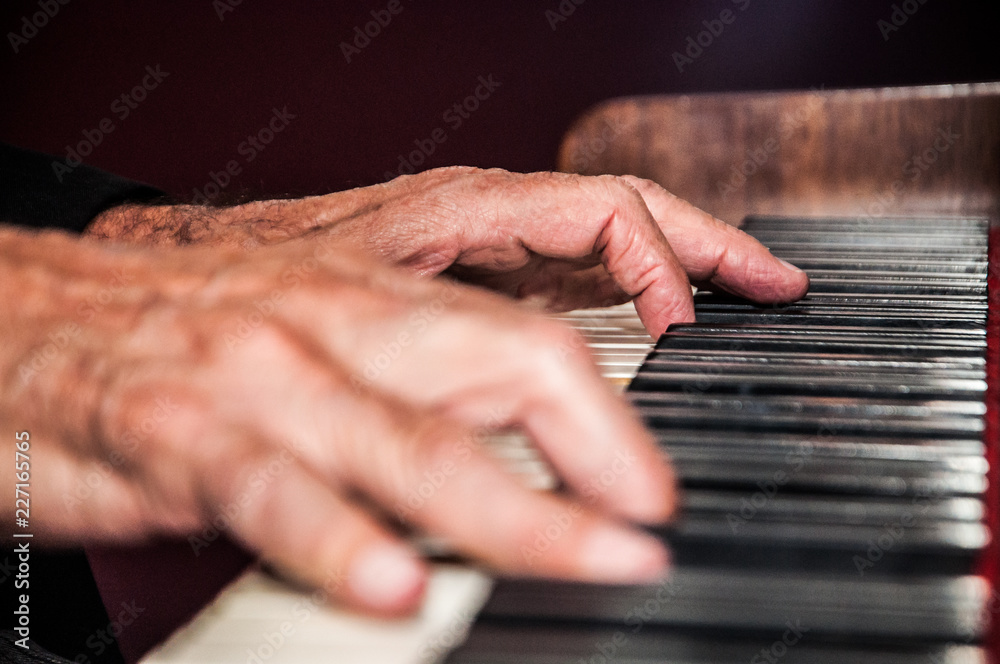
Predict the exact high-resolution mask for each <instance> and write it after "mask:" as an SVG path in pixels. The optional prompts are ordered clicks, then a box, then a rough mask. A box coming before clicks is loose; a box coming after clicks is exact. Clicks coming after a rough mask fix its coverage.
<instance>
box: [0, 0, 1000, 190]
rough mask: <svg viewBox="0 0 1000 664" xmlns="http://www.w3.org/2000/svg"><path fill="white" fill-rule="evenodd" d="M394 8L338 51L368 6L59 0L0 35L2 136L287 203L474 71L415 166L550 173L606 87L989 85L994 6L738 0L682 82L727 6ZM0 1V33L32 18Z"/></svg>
mask: <svg viewBox="0 0 1000 664" xmlns="http://www.w3.org/2000/svg"><path fill="white" fill-rule="evenodd" d="M231 1H232V0H231ZM908 1H910V2H913V3H917V1H918V0H908ZM400 2H401V5H402V7H403V11H402V13H400V14H398V15H397V16H394V17H393V20H392V22H391V23H390V24H389V25H388V26H387V27H385V28H384V29H382V32H381V34H379V35H378V36H377V37H375V38H374V39H373V40H372V41H371V44H370V45H369V46H367V47H366V48H365V49H364V50H362V52H361V53H360V54H357V55H355V57H354V58H353V59H352V62H351V63H347V62H346V61H345V58H344V56H343V54H342V53H341V50H340V47H339V44H340V42H342V41H347V40H350V39H351V38H352V36H353V35H352V33H353V30H354V27H355V26H361V25H363V24H364V23H365V22H366V21H370V20H371V18H372V17H371V16H370V15H369V12H370V11H371V10H377V9H382V8H384V7H385V6H386V2H385V0H374V1H372V0H364V1H361V2H352V3H345V2H331V3H323V2H304V1H301V0H298V1H286V2H278V1H273V2H265V1H264V0H242V2H240V4H239V5H237V6H236V7H235V8H234V10H233V11H231V12H227V13H226V14H225V15H224V17H223V20H221V21H220V19H219V16H218V15H217V13H216V10H215V8H214V7H213V2H212V0H198V1H196V2H192V1H188V2H172V3H162V2H161V3H131V2H124V1H115V2H97V1H92V0H71V1H70V2H69V4H68V5H66V6H61V8H60V11H59V13H58V14H57V15H56V16H55V17H54V18H52V19H50V20H49V23H48V25H46V26H45V27H43V28H42V29H41V30H39V34H38V35H37V36H35V37H34V38H32V39H31V40H30V41H29V42H28V44H26V45H24V46H22V47H21V48H20V52H18V53H17V54H14V53H13V52H12V49H11V47H10V45H9V43H8V40H7V39H6V37H5V39H4V42H3V43H2V44H0V54H2V55H0V84H2V93H0V94H2V102H0V140H3V141H7V142H11V143H15V144H18V145H22V146H25V147H31V148H35V149H39V150H43V151H48V152H53V153H57V154H63V153H64V152H65V146H67V145H70V144H75V143H76V142H77V141H79V140H80V139H81V138H82V132H83V131H84V130H85V129H92V128H93V127H95V126H96V125H97V123H98V122H99V121H100V120H101V119H102V118H104V117H111V118H112V119H113V120H114V121H115V124H116V126H117V128H116V129H115V131H114V132H113V133H112V134H110V135H108V136H107V137H106V138H105V140H104V141H103V142H102V144H101V145H99V146H97V148H96V149H95V150H94V152H93V154H92V155H90V157H89V158H88V159H87V162H88V163H90V164H93V165H96V166H99V167H102V168H106V169H109V170H112V171H115V172H118V173H121V174H123V175H127V176H130V177H133V178H137V179H141V180H145V181H147V182H150V183H153V184H156V185H158V186H160V187H163V188H166V189H167V190H169V191H170V192H171V193H174V194H177V195H183V196H185V197H190V196H191V195H192V194H193V189H194V188H195V187H199V188H200V187H202V186H203V185H204V184H205V183H207V182H208V181H209V172H210V171H219V170H221V169H222V168H223V167H224V165H225V164H226V162H227V161H229V160H231V159H236V160H238V161H240V163H241V166H242V167H243V172H242V173H241V174H240V176H239V177H238V178H237V179H236V181H235V182H234V183H233V184H231V185H230V186H229V187H228V188H227V191H226V193H227V194H232V193H234V192H238V193H249V194H252V195H275V194H303V193H315V192H324V191H328V190H333V189H341V188H346V187H350V186H355V185H362V184H369V183H373V182H377V181H380V180H382V179H384V173H385V172H386V171H387V170H393V169H395V168H396V166H397V163H398V155H399V154H401V153H403V154H406V153H408V152H409V151H411V150H412V149H414V145H413V141H414V140H416V139H422V138H426V137H427V136H429V135H430V133H431V131H432V130H433V129H435V128H437V127H446V128H447V125H446V124H445V123H444V122H443V121H442V113H443V112H444V111H445V110H446V109H447V108H448V107H450V106H451V105H452V104H454V103H455V102H456V101H459V100H461V99H462V98H464V97H465V96H467V95H468V94H470V93H471V92H472V91H473V89H474V87H475V85H476V79H477V77H478V76H480V75H490V74H492V75H493V76H494V77H495V79H496V80H498V81H500V82H501V84H502V85H501V87H500V88H499V89H498V90H496V92H495V93H494V94H493V95H492V96H491V97H490V99H488V100H486V101H485V102H483V104H482V106H481V107H480V108H479V109H478V110H477V111H476V112H475V113H474V114H473V115H472V117H471V118H470V119H469V120H467V121H466V122H465V123H464V124H463V126H462V127H461V128H459V129H458V130H454V131H452V130H450V129H448V138H447V141H446V143H445V144H443V145H441V146H439V148H438V149H437V150H436V152H435V154H434V155H432V158H431V159H430V160H428V162H427V163H425V164H424V165H423V167H424V168H426V167H428V166H438V165H444V164H456V163H458V164H470V165H477V166H501V167H505V168H509V169H516V170H535V169H545V168H551V167H552V166H553V164H554V158H555V157H554V155H555V152H556V146H557V145H558V142H559V138H560V136H561V134H562V133H563V131H565V129H566V127H567V126H568V125H569V123H570V122H571V121H572V119H573V118H574V117H575V116H576V115H578V114H579V113H580V112H581V111H583V110H584V109H585V108H587V107H588V106H589V105H591V104H593V103H595V102H597V101H599V100H601V99H605V98H608V97H612V96H616V95H625V94H636V93H654V92H682V91H683V92H690V91H715V90H734V89H781V88H809V87H811V86H820V85H823V86H825V87H827V88H833V87H858V86H882V85H890V84H916V83H940V82H956V81H969V80H990V79H1000V55H998V53H997V40H996V22H995V21H994V20H993V19H992V16H991V15H990V13H989V10H986V9H984V8H985V7H991V6H992V5H995V4H996V3H995V2H992V1H991V2H989V3H987V2H982V3H976V2H961V1H956V0H925V2H926V4H924V5H919V6H920V9H919V10H918V11H917V12H916V14H914V15H913V16H912V17H911V18H909V20H908V21H907V23H906V24H905V25H904V26H903V27H902V28H901V29H900V30H899V31H896V32H893V33H892V35H891V36H890V38H889V40H888V41H885V40H884V39H883V36H882V34H881V32H880V31H879V29H878V27H877V25H876V22H877V21H878V20H879V19H888V18H889V16H890V13H891V12H892V7H891V5H892V3H891V2H889V1H888V0H886V1H873V0H839V1H837V0H828V1H825V2H824V1H817V0H795V1H794V2H792V1H785V2H774V1H773V0H772V1H770V2H767V1H765V0H751V2H750V5H749V8H748V9H747V10H746V11H744V12H740V11H738V10H737V11H736V15H737V19H736V21H735V23H733V24H732V25H730V26H727V27H726V29H725V31H724V32H723V33H722V34H721V35H720V36H719V37H718V38H716V40H715V42H714V43H713V44H712V45H711V46H709V47H708V48H707V49H706V50H705V53H704V54H703V55H702V56H701V57H699V58H698V59H697V60H696V61H695V62H694V63H693V64H692V65H690V66H689V67H687V68H686V69H685V71H684V72H683V73H679V72H678V71H677V68H676V67H675V65H674V63H673V60H672V59H671V54H672V52H674V51H680V50H683V48H684V46H685V40H686V38H687V37H688V36H694V35H696V34H697V33H698V32H699V31H701V30H703V29H704V26H702V24H701V22H702V21H703V20H711V19H714V18H716V17H718V15H719V13H720V11H721V10H722V9H724V8H726V7H730V8H735V7H736V5H735V4H734V2H732V1H731V0H712V1H708V0H702V1H698V2H683V3H681V2H651V1H648V0H646V1H642V2H612V1H611V0H587V1H586V2H585V3H584V4H582V5H580V6H579V7H577V8H576V11H575V12H574V13H573V14H572V15H571V16H570V17H569V18H568V19H567V20H566V21H564V22H561V23H559V24H558V26H557V29H556V30H555V31H553V30H552V28H551V27H550V24H549V22H548V20H547V19H546V16H545V11H546V10H555V9H557V7H558V5H559V0H542V1H540V2H460V1H454V0H450V1H446V2H431V1H429V0H400ZM569 2H570V0H566V3H567V4H569ZM3 4H4V7H3V8H2V9H0V28H2V29H3V34H4V35H6V34H7V32H9V31H11V30H16V29H19V28H20V19H21V17H22V16H24V15H26V14H30V13H33V12H34V11H38V7H37V0H35V1H33V2H4V3H3ZM157 64H159V65H160V66H161V67H162V69H163V70H164V71H167V72H169V73H170V75H169V77H167V79H166V80H165V81H164V82H163V83H162V84H161V85H160V86H159V87H158V88H157V89H156V90H154V91H153V92H152V93H150V94H149V97H148V98H147V99H146V100H145V101H144V102H143V103H142V104H141V105H140V106H139V108H138V109H136V110H135V111H134V112H133V113H132V114H131V115H130V116H129V117H128V118H127V119H126V120H124V121H119V120H117V118H115V117H114V115H113V114H112V113H111V112H110V109H109V107H110V104H111V102H112V101H113V100H114V99H115V98H116V97H118V96H119V95H121V94H122V93H124V92H127V91H128V90H130V89H131V88H132V87H133V86H134V85H136V84H137V83H139V81H140V80H141V78H142V76H143V74H144V71H143V70H144V67H145V66H146V65H154V66H155V65H157ZM285 106H287V107H288V110H289V112H291V113H293V114H294V115H295V116H296V118H295V120H293V121H292V122H291V124H290V126H289V127H288V128H287V129H286V130H284V131H283V132H281V133H280V134H279V135H278V136H277V138H276V139H275V141H274V142H273V143H272V144H271V145H269V146H268V147H267V149H266V150H265V151H264V152H263V153H261V154H260V155H259V156H258V158H257V159H255V160H254V161H253V162H252V163H250V164H246V163H244V162H243V161H242V160H243V157H242V156H241V155H239V153H238V152H237V146H238V144H239V143H240V142H241V141H243V140H245V138H246V137H247V135H248V134H250V133H255V132H256V131H257V130H258V129H260V128H261V127H263V126H264V125H265V123H266V122H267V121H268V119H269V117H270V115H271V109H272V107H278V108H282V107H285Z"/></svg>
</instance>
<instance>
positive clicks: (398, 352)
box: [300, 286, 676, 523]
mask: <svg viewBox="0 0 1000 664" xmlns="http://www.w3.org/2000/svg"><path fill="white" fill-rule="evenodd" d="M452 288H457V287H455V286H452ZM303 310H304V311H309V312H310V317H309V320H310V322H311V325H314V326H315V325H319V327H320V330H323V329H330V328H329V327H327V326H326V325H325V324H324V321H323V317H322V310H321V309H318V308H316V307H308V308H305V309H303ZM409 311H410V310H409V309H404V310H403V313H402V314H401V315H400V316H399V318H398V319H397V322H396V324H395V325H389V326H388V327H387V328H386V329H380V330H377V331H375V330H373V331H372V332H371V333H370V334H367V335H362V336H361V337H360V338H359V341H358V343H357V344H356V345H352V346H351V347H350V348H346V347H345V348H342V349H340V348H338V349H336V350H333V351H332V352H331V355H332V356H335V357H339V358H341V361H342V362H344V363H345V367H346V369H347V370H348V372H349V373H350V375H351V378H350V379H349V380H350V382H351V383H352V384H358V383H361V384H363V385H369V386H371V388H372V389H374V390H377V391H379V392H382V393H384V394H389V395H392V396H393V397H395V398H397V399H399V400H400V401H402V402H404V403H408V404H413V405H415V406H417V407H419V408H425V409H428V410H434V411H437V412H441V413H444V414H447V415H448V416H450V417H453V418H455V419H457V420H458V421H461V422H463V423H464V424H466V425H468V426H478V425H481V424H483V423H485V422H488V421H491V420H493V421H494V422H496V413H497V412H500V413H505V414H506V418H505V420H504V421H503V422H496V423H499V424H504V423H508V422H509V423H511V424H516V425H519V426H521V427H522V428H524V429H525V430H526V431H527V432H528V433H529V434H530V435H531V436H532V437H533V438H534V440H535V442H536V443H537V444H538V445H539V446H540V447H541V448H542V449H543V450H544V452H545V453H546V454H547V455H548V457H549V459H550V461H551V462H552V463H553V465H554V466H555V468H556V470H557V471H558V472H559V473H560V475H561V476H562V477H563V478H564V479H565V480H566V482H567V484H568V485H569V486H570V487H571V488H572V489H573V490H574V491H577V492H578V493H580V492H583V491H585V490H586V487H587V486H588V484H589V483H592V482H593V481H594V480H595V478H598V477H600V476H601V475H602V473H605V472H606V471H607V470H608V469H609V468H612V467H615V468H620V469H621V474H622V475H624V476H625V478H626V479H627V481H624V480H623V481H621V482H615V483H614V484H613V485H612V486H609V487H607V489H606V490H605V491H603V492H601V494H600V496H599V497H598V498H597V501H596V506H598V507H600V508H603V509H606V510H609V511H612V512H613V513H616V514H619V515H621V516H624V517H626V518H629V519H636V520H640V521H644V522H651V523H653V522H661V521H663V520H665V519H667V518H669V516H670V515H671V514H672V512H673V510H674V508H675V504H676V493H675V487H674V476H673V474H672V472H671V470H670V468H669V466H668V464H667V463H666V462H665V460H664V457H663V455H662V453H661V452H660V451H659V450H658V449H657V447H656V445H655V442H654V441H653V439H652V437H651V435H650V434H649V433H648V432H647V431H646V430H645V428H644V427H643V426H642V424H641V422H640V421H639V419H638V417H637V416H636V414H635V413H634V412H633V410H632V409H631V407H629V406H628V405H627V404H626V403H625V402H624V401H622V400H621V399H620V398H619V397H618V396H617V395H615V394H614V393H613V392H612V391H611V390H610V388H609V387H608V385H607V384H606V383H605V382H604V381H603V379H602V378H601V377H600V375H599V373H598V372H597V369H596V367H595V366H594V363H593V360H592V358H591V357H590V354H589V351H588V350H587V347H586V343H585V342H584V340H583V339H582V337H580V336H579V335H578V334H576V333H575V332H573V331H572V330H570V329H569V328H568V327H566V326H564V325H561V324H559V323H557V322H554V321H549V320H546V319H543V318H540V317H536V316H534V315H531V314H529V313H527V312H524V311H522V310H520V309H518V308H517V307H516V306H515V305H513V304H511V303H509V302H507V301H505V300H503V299H502V298H500V297H498V296H495V295H491V294H488V293H482V292H471V291H468V290H467V289H461V290H458V291H455V292H454V295H453V298H452V300H451V304H449V305H448V307H447V308H446V309H444V310H443V311H441V312H439V314H438V316H437V317H436V318H435V319H434V320H433V321H430V322H429V323H427V325H426V326H425V327H423V328H420V327H415V326H413V325H411V324H410V322H411V321H412V317H411V316H410V314H409ZM304 322H305V320H303V323H304ZM404 335H405V336H404ZM400 340H405V342H406V344H405V346H404V345H403V344H402V343H401V342H400ZM318 342H319V343H323V342H322V340H318ZM326 343H327V344H329V341H327V342H326ZM373 368H374V370H373ZM300 383H301V381H300ZM623 466H624V467H623Z"/></svg>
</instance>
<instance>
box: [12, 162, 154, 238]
mask: <svg viewBox="0 0 1000 664" xmlns="http://www.w3.org/2000/svg"><path fill="white" fill-rule="evenodd" d="M163 198H164V193H163V192H162V191H160V190H159V189H156V188H155V187H151V186H149V185H146V184H142V183H141V182H133V181H131V180H126V179H125V178H121V177H118V176H117V175H112V174H111V173H106V172H104V171H102V170H99V169H96V168H91V167H90V166H87V165H85V164H79V165H76V166H70V165H68V164H67V163H66V162H65V161H63V160H61V159H57V158H55V157H52V156H50V155H47V154H42V153H41V152H34V151H33V150H25V149H23V148H16V147H14V146H12V145H6V144H4V143H0V223H8V224H20V225H22V226H34V227H36V228H46V227H48V228H64V229H66V230H71V231H75V232H77V233H80V232H82V231H83V229H84V228H86V227H87V224H89V223H90V220H91V219H93V218H94V217H96V216H97V215H99V214H100V213H101V212H103V211H104V210H107V209H108V208H112V207H114V206H116V205H119V204H121V203H124V202H150V201H153V200H155V199H163Z"/></svg>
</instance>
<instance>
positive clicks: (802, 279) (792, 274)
mask: <svg viewBox="0 0 1000 664" xmlns="http://www.w3.org/2000/svg"><path fill="white" fill-rule="evenodd" d="M775 258H776V259H777V261H778V263H780V264H781V266H782V267H783V268H785V279H784V282H785V285H786V286H787V288H786V289H785V291H786V296H785V297H784V298H783V300H782V301H784V302H792V301H794V300H798V299H800V298H802V297H803V296H805V294H806V293H808V292H809V275H808V274H806V272H805V270H803V269H802V268H800V267H797V266H795V265H792V264H791V263H789V262H788V261H786V260H784V259H783V258H777V257H775Z"/></svg>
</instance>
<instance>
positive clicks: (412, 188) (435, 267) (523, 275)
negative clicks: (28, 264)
mask: <svg viewBox="0 0 1000 664" xmlns="http://www.w3.org/2000/svg"><path fill="white" fill-rule="evenodd" d="M123 214H134V215H147V216H150V217H151V218H150V220H148V221H147V222H144V223H134V222H130V223H129V224H123V223H121V217H122V215H123ZM125 227H128V230H127V232H119V229H121V228H125ZM89 232H90V233H91V234H93V235H98V236H104V237H109V238H112V239H125V240H131V241H133V242H143V243H155V244H184V243H191V242H196V243H212V244H220V245H230V246H232V245H240V246H244V247H248V248H252V247H255V246H259V245H262V244H274V243H277V242H281V241H283V240H287V239H290V238H293V237H299V236H304V235H310V234H315V235H317V236H326V237H329V238H330V239H331V240H333V241H335V242H336V243H337V244H339V245H344V246H349V247H354V248H358V249H362V250H364V251H365V252H366V253H369V254H371V255H374V256H377V257H380V258H382V259H383V260H386V261H388V262H390V263H394V264H397V265H402V266H404V267H408V268H409V269H411V270H413V271H414V272H417V273H419V274H423V275H428V276H430V275H436V274H439V273H442V272H445V271H447V272H449V273H451V274H452V275H454V276H457V277H459V278H461V279H463V280H464V281H467V282H471V283H474V284H478V285H482V286H487V287H489V288H492V289H494V290H497V291H500V292H502V293H506V294H508V295H511V296H513V297H516V298H519V299H527V300H530V301H532V302H534V303H536V304H538V305H540V306H543V307H544V308H546V309H548V310H550V311H564V310H569V309H575V308H581V307H592V306H609V305H612V304H619V303H622V302H627V301H628V300H630V299H634V300H635V304H636V309H637V310H638V312H639V315H640V317H641V318H642V321H643V323H644V324H645V326H646V328H647V329H648V330H649V332H650V334H652V335H654V336H655V335H658V334H660V333H661V332H663V330H665V329H666V327H667V326H668V325H669V324H671V323H676V322H689V321H692V320H694V307H693V302H692V298H691V289H690V284H691V283H695V284H696V285H700V286H710V287H713V288H718V289H722V290H725V291H729V292H732V293H735V294H738V295H741V296H744V297H748V298H750V299H753V300H757V301H760V302H768V303H771V302H786V301H792V300H795V299H798V298H800V297H802V296H803V295H804V294H805V292H806V290H807V289H808V283H809V282H808V278H807V277H806V275H805V274H804V273H803V272H802V271H800V270H798V269H797V268H794V267H792V266H790V265H788V264H787V263H784V262H782V261H779V260H778V259H776V258H774V257H773V256H772V255H771V254H770V252H769V251H768V250H767V249H766V248H765V247H764V246H763V245H761V244H760V243H759V242H757V241H756V240H754V239H753V238H751V237H750V236H748V235H746V234H745V233H743V232H741V231H740V230H738V229H736V228H734V227H732V226H730V225H728V224H726V223H724V222H722V221H719V220H718V219H715V218H714V217H712V216H711V215H709V214H708V213H706V212H703V211H701V210H699V209H697V208H695V207H694V206H692V205H691V204H690V203H687V202H685V201H683V200H681V199H679V198H677V197H676V196H673V195H672V194H670V193H669V192H667V191H666V190H664V189H663V188H662V187H660V186H659V185H657V184H655V183H653V182H651V181H649V180H643V179H640V178H636V177H632V176H620V177H618V176H611V175H604V176H579V175H570V174H565V173H548V172H543V173H528V174H520V173H510V172H508V171H503V170H500V169H491V170H481V169H476V168H467V167H449V168H439V169H434V170H430V171H425V172H423V173H420V174H418V175H412V176H403V177H399V178H396V179H395V180H392V181H391V182H387V183H385V184H381V185H374V186H371V187H364V188H360V189H353V190H349V191H345V192H338V193H334V194H329V195H326V196H315V197H309V198H303V199H297V200H283V201H264V202H256V203H250V204H247V205H242V206H236V207H233V208H199V207H196V206H176V207H174V208H141V207H136V206H125V207H123V208H117V209H115V210H112V211H109V212H107V213H105V214H104V215H101V216H100V217H98V218H97V220H95V223H94V224H93V225H92V227H91V229H90V231H89Z"/></svg>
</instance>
